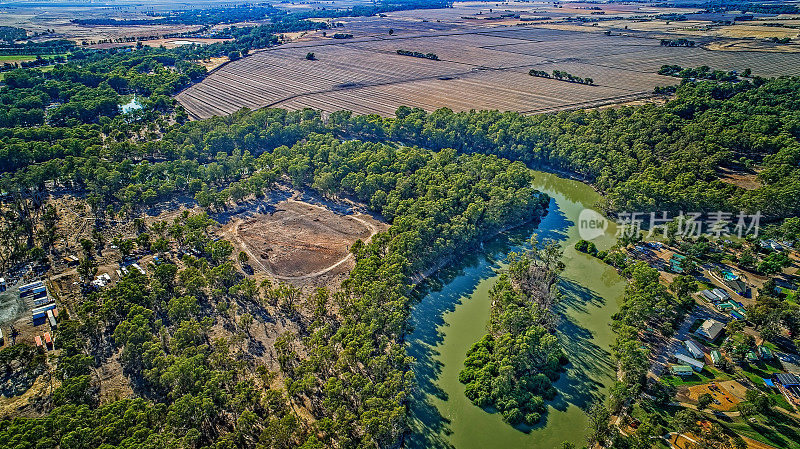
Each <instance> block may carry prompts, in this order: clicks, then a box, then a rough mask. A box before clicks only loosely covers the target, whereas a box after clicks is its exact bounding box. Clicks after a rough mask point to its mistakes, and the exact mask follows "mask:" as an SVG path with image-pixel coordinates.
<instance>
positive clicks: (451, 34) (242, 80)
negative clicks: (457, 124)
mask: <svg viewBox="0 0 800 449" xmlns="http://www.w3.org/2000/svg"><path fill="white" fill-rule="evenodd" d="M368 23H371V22H368ZM423 25H428V24H427V23H425V24H423ZM399 49H402V50H409V51H417V52H422V53H435V54H436V55H437V56H438V57H439V60H438V61H432V60H427V59H424V58H414V57H408V56H401V55H398V54H396V51H397V50H399ZM307 53H314V55H315V58H316V59H315V60H307V59H306V54H307ZM664 64H680V65H682V66H686V67H688V66H700V65H708V66H710V67H712V68H714V69H721V70H740V71H741V70H744V69H745V68H751V69H752V70H753V72H754V73H755V74H757V75H761V76H777V75H784V74H785V75H797V74H800V60H799V59H798V58H797V57H796V56H793V55H791V54H779V53H774V52H758V51H750V52H741V51H737V52H729V51H709V50H707V49H704V48H700V47H695V48H677V47H662V46H660V45H659V41H658V39H655V38H643V37H632V36H623V35H618V34H615V35H610V36H609V35H605V34H603V33H599V32H578V31H567V30H558V29H548V28H532V27H519V26H517V27H489V28H487V27H483V28H481V27H468V28H464V27H462V28H461V29H459V30H450V31H442V32H437V31H421V32H418V33H409V34H405V33H404V34H403V35H402V36H388V35H369V36H366V37H360V38H359V37H356V38H355V39H348V40H346V41H343V40H334V39H331V38H327V39H326V38H317V39H314V40H310V41H306V42H296V43H292V44H288V45H284V46H281V47H277V48H274V49H268V50H264V51H260V52H256V53H255V54H253V55H251V56H249V57H246V58H243V59H241V60H239V61H235V62H233V63H230V64H228V65H227V66H225V67H223V68H222V69H220V70H218V71H217V72H215V73H214V74H212V75H210V76H209V77H208V78H206V79H205V80H204V81H203V82H201V83H199V84H197V85H195V86H192V87H190V88H189V89H187V90H185V91H183V92H181V93H180V94H179V95H178V96H177V98H178V101H180V103H181V104H182V105H183V106H184V107H185V108H186V109H187V111H188V112H189V113H190V115H191V116H192V117H195V118H205V117H210V116H213V115H224V114H228V113H231V112H234V111H236V110H238V109H240V108H249V109H257V108H260V107H283V108H288V109H302V108H305V107H311V108H314V109H320V110H322V111H326V112H333V111H337V110H343V109H346V110H352V111H354V112H356V113H362V114H371V113H374V114H381V115H391V114H393V113H394V111H395V110H396V109H397V108H398V107H399V106H403V105H405V106H412V107H420V108H423V109H426V110H434V109H437V108H441V107H448V108H451V109H453V110H456V111H464V110H470V109H498V110H502V111H506V110H509V111H520V112H526V113H537V112H550V111H557V110H562V109H575V108H583V107H594V106H601V105H605V104H613V103H619V102H625V101H630V100H635V99H639V98H644V97H647V96H649V95H651V93H652V91H653V88H654V87H656V86H663V85H668V84H675V83H677V80H676V79H674V78H668V77H663V76H660V75H657V74H656V73H655V72H657V71H658V69H659V68H660V67H661V66H662V65H664ZM534 68H535V69H537V70H544V71H547V72H551V71H553V70H564V71H567V72H569V73H571V74H573V75H576V76H579V77H584V78H585V77H589V78H592V79H593V80H594V82H595V85H593V86H587V85H580V84H574V83H568V82H565V81H557V80H552V79H543V78H535V77H531V76H529V75H528V71H529V70H530V69H534Z"/></svg>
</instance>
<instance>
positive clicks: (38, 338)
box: [33, 335, 42, 346]
mask: <svg viewBox="0 0 800 449" xmlns="http://www.w3.org/2000/svg"><path fill="white" fill-rule="evenodd" d="M33 341H35V342H36V346H41V345H42V337H40V336H38V335H37V336H36V337H34V338H33Z"/></svg>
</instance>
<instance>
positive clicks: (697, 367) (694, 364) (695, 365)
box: [675, 352, 706, 373]
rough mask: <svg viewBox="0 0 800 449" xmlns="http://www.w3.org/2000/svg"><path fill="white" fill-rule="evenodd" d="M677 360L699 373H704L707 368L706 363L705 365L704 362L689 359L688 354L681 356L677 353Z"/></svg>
mask: <svg viewBox="0 0 800 449" xmlns="http://www.w3.org/2000/svg"><path fill="white" fill-rule="evenodd" d="M675 359H676V360H678V362H681V363H684V364H686V365H689V366H691V367H692V369H694V370H695V371H697V372H698V373H699V372H700V371H703V368H704V367H705V366H706V364H705V363H703V362H701V361H699V360H696V359H693V358H691V357H689V356H688V355H686V354H681V353H680V352H676V353H675Z"/></svg>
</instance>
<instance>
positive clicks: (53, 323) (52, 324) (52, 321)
mask: <svg viewBox="0 0 800 449" xmlns="http://www.w3.org/2000/svg"><path fill="white" fill-rule="evenodd" d="M54 310H55V309H52V310H48V311H47V321H49V322H50V327H51V328H53V329H55V328H56V327H58V325H57V324H56V315H55V314H54V313H53V311H54Z"/></svg>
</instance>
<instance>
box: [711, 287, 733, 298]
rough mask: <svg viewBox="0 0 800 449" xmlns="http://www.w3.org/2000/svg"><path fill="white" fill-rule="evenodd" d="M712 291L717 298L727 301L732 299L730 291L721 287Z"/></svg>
mask: <svg viewBox="0 0 800 449" xmlns="http://www.w3.org/2000/svg"><path fill="white" fill-rule="evenodd" d="M711 293H713V294H714V295H715V296H716V297H717V298H719V300H720V301H727V300H729V299H731V295H729V294H728V292H726V291H725V290H723V289H721V288H715V289H714V290H711Z"/></svg>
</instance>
